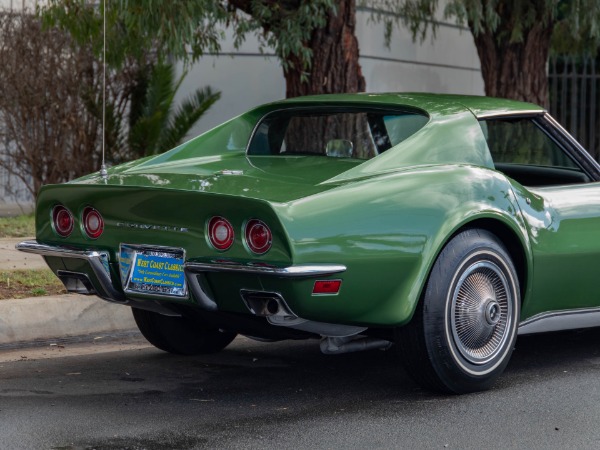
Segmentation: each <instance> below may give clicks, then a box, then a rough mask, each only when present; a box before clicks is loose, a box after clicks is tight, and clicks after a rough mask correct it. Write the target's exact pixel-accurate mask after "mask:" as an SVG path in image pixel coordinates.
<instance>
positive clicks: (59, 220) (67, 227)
mask: <svg viewBox="0 0 600 450" xmlns="http://www.w3.org/2000/svg"><path fill="white" fill-rule="evenodd" d="M52 225H53V226H54V231H56V234H58V235H59V236H62V237H67V236H69V235H70V234H71V232H72V231H73V225H74V220H73V214H71V211H69V210H68V209H67V208H65V207H64V206H62V205H57V206H55V207H54V208H53V209H52Z"/></svg>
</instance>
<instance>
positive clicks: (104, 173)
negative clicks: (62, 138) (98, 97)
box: [100, 0, 108, 180]
mask: <svg viewBox="0 0 600 450" xmlns="http://www.w3.org/2000/svg"><path fill="white" fill-rule="evenodd" d="M102 27H103V30H102V39H103V43H102V164H101V165H100V176H101V177H102V179H103V180H106V179H107V178H108V172H107V171H106V164H105V160H104V155H105V150H104V146H105V143H106V0H104V1H103V2H102Z"/></svg>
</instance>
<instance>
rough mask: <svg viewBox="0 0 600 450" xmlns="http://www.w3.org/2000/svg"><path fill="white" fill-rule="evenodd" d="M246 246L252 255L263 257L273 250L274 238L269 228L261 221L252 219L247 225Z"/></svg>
mask: <svg viewBox="0 0 600 450" xmlns="http://www.w3.org/2000/svg"><path fill="white" fill-rule="evenodd" d="M245 237H246V245H248V248H249V249H250V251H252V253H256V254H257V255H262V254H264V253H267V252H268V251H269V249H270V248H271V241H272V238H273V236H272V235H271V230H269V227H268V226H267V225H266V224H265V223H264V222H263V221H261V220H258V219H252V220H249V221H248V223H247V224H246V231H245Z"/></svg>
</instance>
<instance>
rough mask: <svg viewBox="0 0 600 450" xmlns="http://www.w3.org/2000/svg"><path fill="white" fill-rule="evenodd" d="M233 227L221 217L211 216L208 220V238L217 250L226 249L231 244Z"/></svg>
mask: <svg viewBox="0 0 600 450" xmlns="http://www.w3.org/2000/svg"><path fill="white" fill-rule="evenodd" d="M234 238H235V237H234V233H233V227H232V226H231V224H230V223H229V221H228V220H227V219H225V218H223V217H219V216H216V217H213V218H212V219H210V220H209V221H208V240H209V241H210V243H211V245H212V246H213V247H214V248H216V249H217V250H227V249H228V248H229V247H231V245H232V244H233V240H234Z"/></svg>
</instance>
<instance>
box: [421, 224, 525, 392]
mask: <svg viewBox="0 0 600 450" xmlns="http://www.w3.org/2000/svg"><path fill="white" fill-rule="evenodd" d="M479 261H490V262H492V263H494V264H495V265H496V266H498V268H500V270H501V271H502V273H503V275H504V276H505V278H506V280H507V282H508V283H507V284H508V286H507V288H508V289H510V290H511V298H512V317H510V318H509V321H510V322H509V324H508V325H507V337H506V340H505V342H504V343H503V345H502V348H501V351H500V352H499V353H498V354H497V355H496V356H495V357H494V358H493V359H492V360H490V361H489V362H488V363H485V364H480V365H476V364H473V363H472V362H470V361H468V360H467V359H465V358H464V357H463V356H462V355H461V353H460V351H459V350H458V348H457V346H456V343H455V341H454V337H453V334H452V329H451V318H450V311H451V307H452V298H453V294H454V291H455V289H456V286H457V283H458V281H459V279H460V277H461V275H462V274H463V273H464V272H465V270H467V268H469V267H470V266H471V265H472V264H475V263H477V262H479ZM423 302H424V304H423V308H424V309H423V331H424V338H425V341H426V348H427V351H428V356H429V359H430V361H431V364H432V366H433V369H434V370H435V372H436V374H437V376H438V377H439V378H440V380H441V381H442V383H444V384H445V385H446V386H447V388H448V389H449V390H450V391H452V392H456V393H463V392H472V391H478V390H482V389H486V388H488V387H489V386H490V385H491V383H492V382H493V381H494V380H495V379H496V378H497V377H498V376H499V375H500V374H501V373H502V372H503V371H504V369H505V368H506V365H507V364H508V361H509V359H510V355H511V353H512V350H513V348H514V345H515V341H516V336H517V326H518V318H519V314H520V293H519V285H518V277H517V274H516V271H515V268H514V265H513V263H512V261H511V258H510V256H509V254H508V252H507V250H506V249H505V248H504V246H503V245H502V243H501V242H500V241H499V240H498V239H497V238H496V236H494V235H493V234H492V233H490V232H488V231H486V230H479V229H470V230H466V231H464V232H462V233H460V234H459V235H457V236H455V237H454V238H453V239H452V240H451V241H450V242H449V243H448V245H446V247H445V248H444V250H443V251H442V252H441V253H440V255H439V256H438V258H437V260H436V263H435V265H434V267H433V269H432V271H431V274H430V277H429V281H428V284H427V289H426V292H425V296H424V299H423Z"/></svg>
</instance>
